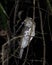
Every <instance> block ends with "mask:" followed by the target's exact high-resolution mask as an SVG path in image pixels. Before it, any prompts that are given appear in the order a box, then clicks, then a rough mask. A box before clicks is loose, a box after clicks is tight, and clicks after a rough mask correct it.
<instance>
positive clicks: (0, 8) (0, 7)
mask: <svg viewBox="0 0 52 65" xmlns="http://www.w3.org/2000/svg"><path fill="white" fill-rule="evenodd" d="M0 11H1V12H3V13H4V15H5V16H7V18H9V17H8V15H7V13H6V11H5V9H4V8H3V6H2V4H1V3H0Z"/></svg>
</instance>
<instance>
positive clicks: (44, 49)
mask: <svg viewBox="0 0 52 65" xmlns="http://www.w3.org/2000/svg"><path fill="white" fill-rule="evenodd" d="M38 8H40V5H39V1H38ZM39 14H40V23H41V32H42V37H43V65H45V52H46V48H45V46H46V45H45V38H44V30H43V24H42V13H41V11H40V9H39Z"/></svg>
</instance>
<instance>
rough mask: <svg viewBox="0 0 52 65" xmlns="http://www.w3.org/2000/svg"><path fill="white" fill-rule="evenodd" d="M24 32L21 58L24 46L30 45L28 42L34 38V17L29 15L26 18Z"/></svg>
mask: <svg viewBox="0 0 52 65" xmlns="http://www.w3.org/2000/svg"><path fill="white" fill-rule="evenodd" d="M22 34H23V35H24V36H23V37H22V38H21V43H20V45H21V47H20V53H19V58H22V55H23V51H24V48H26V47H27V46H28V43H29V42H30V41H31V40H32V39H33V36H35V22H33V20H32V18H30V17H27V18H26V19H25V20H24V28H23V32H22ZM30 36H31V37H30Z"/></svg>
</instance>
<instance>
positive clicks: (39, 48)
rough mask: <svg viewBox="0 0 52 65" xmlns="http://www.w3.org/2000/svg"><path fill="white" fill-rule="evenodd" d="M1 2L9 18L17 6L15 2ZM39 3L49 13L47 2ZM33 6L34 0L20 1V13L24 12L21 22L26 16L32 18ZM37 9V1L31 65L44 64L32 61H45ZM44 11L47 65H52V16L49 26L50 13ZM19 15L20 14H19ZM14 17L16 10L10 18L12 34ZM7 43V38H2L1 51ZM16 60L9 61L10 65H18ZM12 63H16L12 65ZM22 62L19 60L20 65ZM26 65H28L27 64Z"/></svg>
mask: <svg viewBox="0 0 52 65" xmlns="http://www.w3.org/2000/svg"><path fill="white" fill-rule="evenodd" d="M0 2H1V3H2V5H3V7H4V8H5V10H6V12H7V14H8V16H10V12H11V9H12V8H13V6H14V4H15V2H14V0H7V1H6V0H0ZM39 3H40V8H42V9H44V10H46V11H48V10H47V3H46V0H39ZM32 6H33V2H32V0H25V1H24V0H23V1H22V0H20V3H19V8H18V11H20V10H22V11H23V13H22V15H21V19H22V20H21V21H23V20H24V19H25V18H26V16H29V17H32V12H33V9H32ZM37 7H38V4H37V1H36V4H35V17H36V18H35V22H36V36H35V37H34V38H33V40H32V41H31V43H30V47H29V52H28V59H29V60H31V61H28V62H29V63H30V65H42V62H36V61H33V62H32V60H36V59H37V60H41V59H43V40H42V34H41V26H40V17H39V9H38V8H37ZM42 9H41V11H42V19H43V29H44V33H47V34H44V37H45V43H46V65H52V41H51V36H50V31H49V25H50V28H51V27H52V15H49V25H48V18H47V17H48V12H46V11H44V10H42ZM17 14H18V12H17ZM13 15H14V10H13V12H12V14H11V16H10V27H11V32H13ZM17 19H18V16H17V15H16V20H17ZM20 25H21V23H20ZM20 25H19V26H20ZM16 28H18V27H16ZM19 32H20V31H19ZM19 32H18V33H19ZM38 32H40V33H38ZM18 33H17V34H18ZM39 37H41V38H39ZM5 42H6V40H5V38H4V37H2V36H0V49H1V46H2V45H3V44H4V43H5ZM25 50H26V49H25ZM0 51H1V50H0ZM12 59H13V60H12ZM14 60H15V59H14V57H12V58H11V59H10V60H9V61H10V63H9V65H15V64H16V63H15V61H14ZM16 60H18V59H16ZM12 62H14V63H13V64H12ZM22 62H23V60H22V59H21V60H19V64H20V65H21V63H22ZM26 65H28V64H26Z"/></svg>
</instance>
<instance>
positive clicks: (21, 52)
mask: <svg viewBox="0 0 52 65" xmlns="http://www.w3.org/2000/svg"><path fill="white" fill-rule="evenodd" d="M23 51H24V49H23V48H21V49H20V52H19V58H20V59H21V58H22V56H23Z"/></svg>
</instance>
